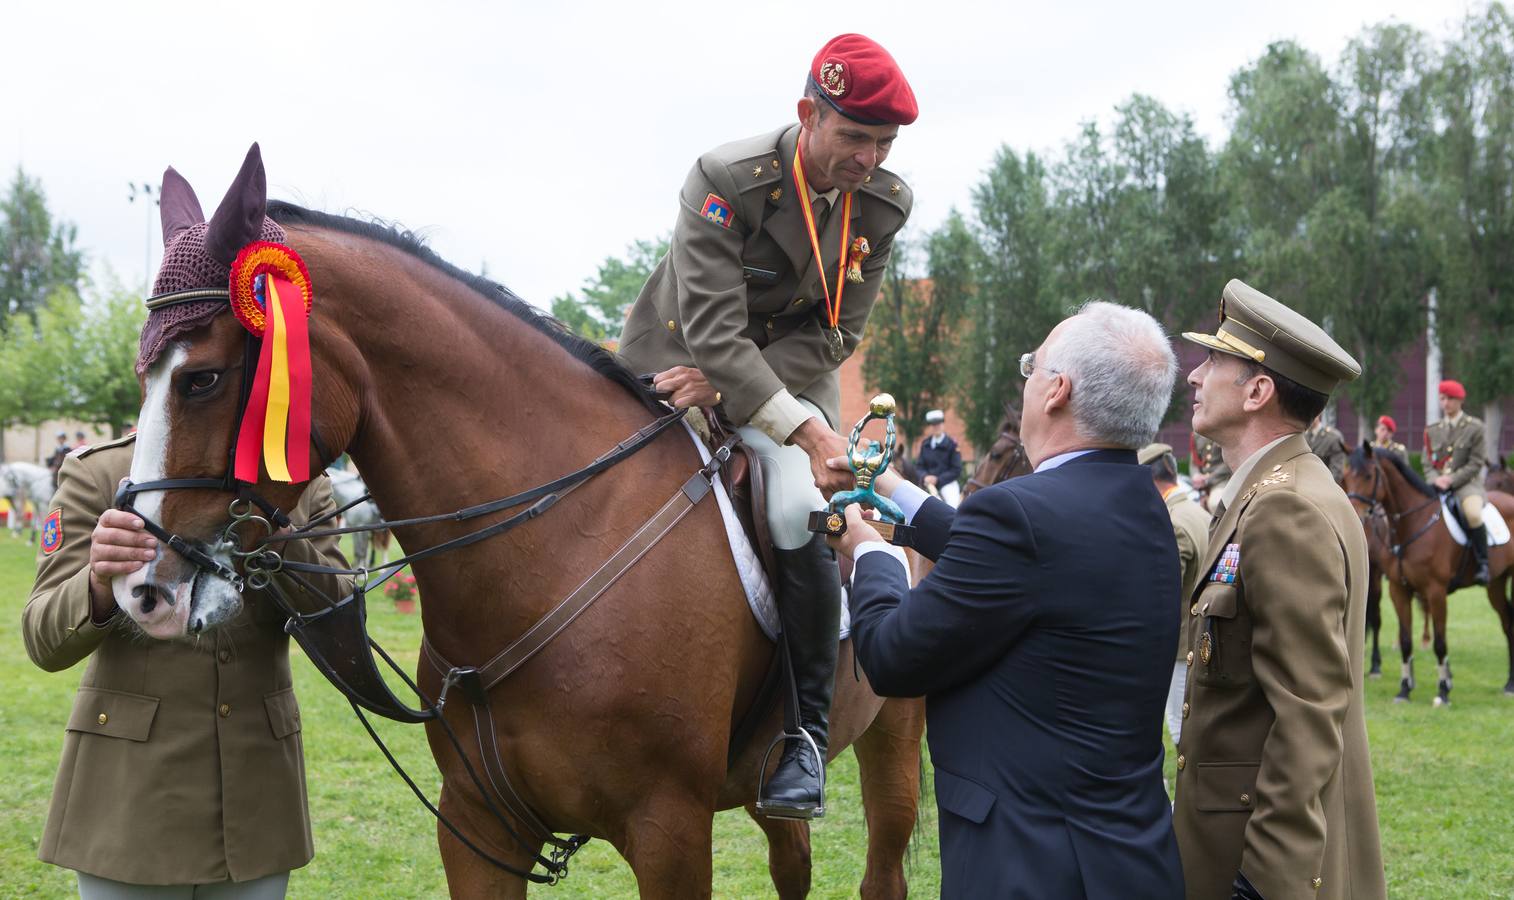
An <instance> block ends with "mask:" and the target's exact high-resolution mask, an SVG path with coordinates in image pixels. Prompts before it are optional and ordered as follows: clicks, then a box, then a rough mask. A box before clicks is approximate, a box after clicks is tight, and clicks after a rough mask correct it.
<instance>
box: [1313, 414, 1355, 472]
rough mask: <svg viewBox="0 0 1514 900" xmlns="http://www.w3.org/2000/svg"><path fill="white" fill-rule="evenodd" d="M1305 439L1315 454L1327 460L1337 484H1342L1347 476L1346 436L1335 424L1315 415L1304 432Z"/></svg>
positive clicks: (1327, 466) (1326, 465) (1326, 463)
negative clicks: (1326, 422)
mask: <svg viewBox="0 0 1514 900" xmlns="http://www.w3.org/2000/svg"><path fill="white" fill-rule="evenodd" d="M1304 440H1305V441H1307V442H1308V443H1309V449H1310V450H1312V451H1314V455H1315V456H1318V457H1319V458H1320V459H1322V460H1324V461H1325V467H1326V468H1328V469H1329V470H1330V476H1331V477H1332V478H1334V479H1335V482H1336V484H1340V483H1341V481H1343V480H1344V479H1345V477H1346V436H1345V435H1343V434H1341V433H1340V429H1338V428H1336V427H1335V426H1334V425H1326V424H1325V420H1324V419H1323V418H1322V417H1320V416H1315V417H1314V421H1313V422H1312V423H1311V424H1310V425H1309V428H1308V429H1307V430H1306V431H1305V432H1304Z"/></svg>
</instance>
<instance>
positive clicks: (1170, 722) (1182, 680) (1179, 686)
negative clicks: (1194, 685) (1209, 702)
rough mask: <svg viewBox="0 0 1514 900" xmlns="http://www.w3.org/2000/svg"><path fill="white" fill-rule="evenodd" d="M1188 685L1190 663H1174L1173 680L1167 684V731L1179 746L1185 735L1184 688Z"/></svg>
mask: <svg viewBox="0 0 1514 900" xmlns="http://www.w3.org/2000/svg"><path fill="white" fill-rule="evenodd" d="M1187 686H1188V663H1186V662H1177V663H1173V664H1172V682H1171V683H1169V684H1168V685H1167V733H1168V734H1170V735H1172V745H1173V746H1174V747H1176V746H1177V743H1178V738H1180V737H1182V735H1183V690H1184V689H1185V688H1186V687H1187Z"/></svg>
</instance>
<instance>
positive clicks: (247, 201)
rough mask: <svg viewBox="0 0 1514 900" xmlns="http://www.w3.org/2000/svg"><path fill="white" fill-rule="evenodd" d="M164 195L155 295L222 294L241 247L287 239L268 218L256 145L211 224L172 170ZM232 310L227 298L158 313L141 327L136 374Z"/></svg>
mask: <svg viewBox="0 0 1514 900" xmlns="http://www.w3.org/2000/svg"><path fill="white" fill-rule="evenodd" d="M161 197H162V217H163V264H162V265H161V266H160V267H159V269H158V277H157V280H156V281H154V282H153V286H152V292H153V295H154V296H157V295H160V294H172V293H177V292H179V291H188V290H194V289H196V288H216V289H221V290H224V289H225V288H226V287H227V285H228V284H229V283H230V281H231V263H232V261H233V260H234V259H236V255H237V252H238V251H240V250H241V249H242V247H243V246H245V245H246V244H249V243H251V242H253V241H272V242H273V243H276V244H283V243H287V241H288V235H286V234H285V232H284V229H283V228H281V227H280V226H279V224H278V223H277V222H275V221H273V220H272V219H270V218H268V216H267V209H268V180H267V176H265V175H264V173H263V157H262V154H261V153H260V152H259V150H258V145H257V144H253V145H252V149H250V150H248V151H247V158H246V160H244V161H243V163H242V170H241V171H240V172H238V173H237V177H236V180H234V181H233V182H232V184H231V188H230V189H229V190H227V192H226V197H225V198H224V199H223V200H222V201H221V205H220V206H219V207H217V208H216V212H215V215H214V216H212V217H211V220H210V222H208V223H207V222H206V221H205V214H204V213H203V212H202V211H201V210H200V201H199V200H197V199H196V198H195V193H194V189H193V188H191V187H190V186H189V182H188V181H186V180H185V179H184V176H182V175H180V174H179V173H178V172H176V171H175V170H174V169H173V168H172V167H170V168H169V169H168V170H167V171H166V172H164V173H163V188H162V194H161ZM229 309H231V305H230V304H229V303H228V302H227V301H225V300H205V301H199V302H190V303H178V304H174V305H172V306H165V307H163V308H162V309H157V310H154V311H153V312H152V313H150V314H149V315H148V317H147V322H146V323H145V324H144V325H143V326H142V337H141V340H140V341H139V342H138V345H137V366H136V368H137V374H138V375H141V374H143V373H144V372H146V371H147V369H148V367H149V366H151V365H152V364H153V362H154V361H155V360H157V358H158V355H159V354H160V353H162V352H163V348H164V347H165V346H167V344H168V342H169V341H171V340H173V339H174V338H175V337H177V336H178V335H180V334H182V333H184V332H186V331H190V330H192V329H195V328H199V327H201V326H202V325H205V324H207V323H208V322H210V320H211V319H213V318H215V317H216V315H217V314H219V313H223V312H226V311H228V310H229Z"/></svg>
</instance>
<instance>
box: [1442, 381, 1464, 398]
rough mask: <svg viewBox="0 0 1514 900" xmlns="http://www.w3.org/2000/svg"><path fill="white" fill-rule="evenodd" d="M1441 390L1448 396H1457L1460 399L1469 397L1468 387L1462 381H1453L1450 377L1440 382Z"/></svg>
mask: <svg viewBox="0 0 1514 900" xmlns="http://www.w3.org/2000/svg"><path fill="white" fill-rule="evenodd" d="M1440 392H1441V393H1442V394H1445V395H1446V396H1447V397H1455V398H1456V399H1458V400H1465V399H1467V389H1466V388H1464V387H1462V386H1461V382H1460V381H1452V380H1451V379H1449V378H1447V379H1446V380H1445V381H1442V382H1441V383H1440Z"/></svg>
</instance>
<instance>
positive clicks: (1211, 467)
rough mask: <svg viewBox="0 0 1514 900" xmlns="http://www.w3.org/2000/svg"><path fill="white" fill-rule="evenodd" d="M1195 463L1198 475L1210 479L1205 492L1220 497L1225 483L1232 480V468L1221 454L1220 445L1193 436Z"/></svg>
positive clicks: (1198, 436)
mask: <svg viewBox="0 0 1514 900" xmlns="http://www.w3.org/2000/svg"><path fill="white" fill-rule="evenodd" d="M1193 462H1194V466H1195V467H1196V468H1197V469H1198V474H1200V475H1203V476H1205V477H1206V478H1208V479H1209V484H1208V485H1206V486H1205V490H1207V491H1209V492H1210V493H1212V494H1214V495H1215V496H1216V497H1218V496H1219V492H1220V491H1221V490H1222V489H1223V488H1224V486H1225V482H1227V481H1229V480H1230V466H1229V465H1227V464H1226V462H1225V457H1224V456H1223V455H1221V453H1220V445H1219V444H1216V443H1215V442H1214V441H1211V440H1210V439H1209V438H1206V437H1204V436H1203V435H1201V434H1195V435H1194V436H1193Z"/></svg>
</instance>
